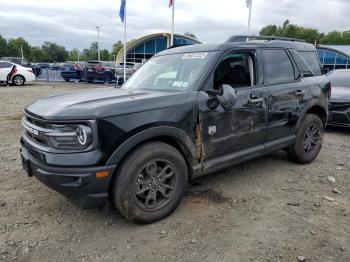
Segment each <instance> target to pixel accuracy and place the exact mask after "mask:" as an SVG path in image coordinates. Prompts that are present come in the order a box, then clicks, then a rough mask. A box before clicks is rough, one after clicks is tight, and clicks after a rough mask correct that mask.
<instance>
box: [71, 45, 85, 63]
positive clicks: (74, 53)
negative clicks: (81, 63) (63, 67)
mask: <svg viewBox="0 0 350 262" xmlns="http://www.w3.org/2000/svg"><path fill="white" fill-rule="evenodd" d="M82 58H83V57H82V55H81V54H80V51H79V49H78V48H74V49H73V50H71V51H70V52H69V56H68V59H69V60H70V61H78V60H84V59H82Z"/></svg>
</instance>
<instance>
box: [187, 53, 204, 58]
mask: <svg viewBox="0 0 350 262" xmlns="http://www.w3.org/2000/svg"><path fill="white" fill-rule="evenodd" d="M207 56H208V53H190V54H185V55H184V56H183V57H182V59H205V58H206V57H207Z"/></svg>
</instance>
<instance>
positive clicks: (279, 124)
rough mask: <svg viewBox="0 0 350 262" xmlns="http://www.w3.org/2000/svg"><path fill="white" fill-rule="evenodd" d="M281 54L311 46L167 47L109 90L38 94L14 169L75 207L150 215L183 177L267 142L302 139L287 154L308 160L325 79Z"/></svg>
mask: <svg viewBox="0 0 350 262" xmlns="http://www.w3.org/2000/svg"><path fill="white" fill-rule="evenodd" d="M290 50H294V51H295V52H299V51H302V52H314V53H316V50H315V48H314V47H313V46H312V45H309V44H305V43H299V42H295V43H292V42H289V41H265V42H251V43H249V42H244V43H230V42H227V43H224V44H220V45H195V46H186V47H179V48H172V49H169V50H166V51H164V52H162V53H159V54H157V55H155V56H154V57H153V58H152V59H151V60H150V61H148V62H147V63H146V64H145V65H143V66H142V67H141V68H140V69H139V70H138V71H137V72H136V73H135V74H134V75H133V76H132V77H131V78H130V79H129V80H128V81H127V82H126V83H125V84H124V85H123V87H122V88H120V89H115V88H100V89H92V90H86V91H80V92H71V93H67V94H61V95H55V96H50V97H47V98H43V99H41V100H38V101H36V102H34V103H32V104H31V105H29V106H28V107H26V109H25V110H24V112H25V116H24V118H23V122H22V124H23V127H24V131H23V135H22V138H21V156H22V162H23V167H24V169H25V170H26V171H27V173H28V174H29V175H30V176H35V177H37V178H38V179H39V180H40V181H41V182H43V183H44V184H46V185H47V186H49V187H50V188H52V189H54V190H56V191H58V192H60V193H62V194H63V195H65V196H66V197H67V198H69V199H71V200H73V201H74V202H75V203H77V204H78V205H80V206H82V207H84V208H88V207H96V206H100V205H102V204H105V203H108V202H110V203H112V204H113V205H114V206H116V208H117V209H118V211H119V212H120V213H121V214H122V215H123V216H124V217H126V218H127V219H129V220H132V221H135V222H141V223H150V222H153V221H157V220H159V219H161V218H163V217H164V216H166V215H168V214H170V213H171V212H172V211H173V210H174V209H175V208H176V206H177V205H178V204H179V201H180V200H181V198H182V197H183V195H184V194H185V190H186V184H187V182H188V180H191V179H194V178H196V177H199V176H202V175H206V174H209V173H212V172H215V171H217V170H220V169H222V168H226V167H229V166H232V165H234V164H237V163H241V162H244V161H247V160H250V159H253V158H256V157H259V156H262V155H264V154H267V153H269V152H272V151H274V150H278V149H285V148H288V149H289V152H290V154H293V152H294V155H295V152H296V151H298V152H302V150H299V149H298V150H295V146H299V147H300V146H303V145H299V144H298V145H296V143H297V141H304V140H305V139H306V141H304V142H305V145H304V148H305V150H307V152H306V151H305V152H306V153H305V154H304V155H301V156H295V158H298V157H299V158H300V159H299V160H300V162H303V163H309V162H311V161H312V160H313V159H314V158H315V157H316V156H317V154H318V152H319V150H320V149H321V145H322V132H323V126H324V124H325V121H326V119H327V115H328V111H327V105H328V95H329V91H330V90H329V83H328V80H327V79H326V78H324V77H323V76H321V75H316V74H315V75H314V74H312V73H310V72H308V71H307V70H308V69H307V66H305V65H303V66H304V71H302V70H301V69H300V67H299V66H298V63H297V62H296V61H294V58H293V56H292V55H291V53H290V52H291V51H290ZM315 57H317V56H315ZM315 63H319V62H318V61H317V60H316V61H315ZM305 67H306V69H305ZM305 70H306V71H305ZM299 130H301V131H299ZM300 132H304V133H305V134H304V133H302V134H301V133H300ZM301 136H302V138H300V137H301ZM298 137H299V140H298V139H297V138H298ZM303 139H304V140H303ZM293 150H294V151H293ZM310 152H311V153H310Z"/></svg>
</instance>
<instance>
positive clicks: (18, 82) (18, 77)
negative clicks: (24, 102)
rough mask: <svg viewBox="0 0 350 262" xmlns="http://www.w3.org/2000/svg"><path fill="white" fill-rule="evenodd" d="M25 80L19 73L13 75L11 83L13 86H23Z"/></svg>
mask: <svg viewBox="0 0 350 262" xmlns="http://www.w3.org/2000/svg"><path fill="white" fill-rule="evenodd" d="M24 82H25V79H24V77H23V76H21V75H15V76H14V77H12V84H13V85H15V86H23V85H24Z"/></svg>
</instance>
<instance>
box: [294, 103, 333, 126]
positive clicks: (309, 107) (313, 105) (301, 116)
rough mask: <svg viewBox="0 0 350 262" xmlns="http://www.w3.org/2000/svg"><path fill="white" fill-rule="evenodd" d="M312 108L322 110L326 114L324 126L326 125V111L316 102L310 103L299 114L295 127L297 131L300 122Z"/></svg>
mask: <svg viewBox="0 0 350 262" xmlns="http://www.w3.org/2000/svg"><path fill="white" fill-rule="evenodd" d="M313 107H319V108H322V110H323V111H324V112H325V113H326V120H325V125H326V124H327V118H328V110H327V109H325V107H324V105H323V104H322V103H320V102H319V101H318V102H314V103H310V104H309V105H308V106H307V107H305V108H304V110H303V111H302V113H301V114H300V117H299V119H298V122H297V125H296V127H297V129H298V128H299V127H300V125H301V122H302V120H303V119H304V116H305V115H306V113H307V112H308V111H309V110H310V109H311V108H313Z"/></svg>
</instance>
